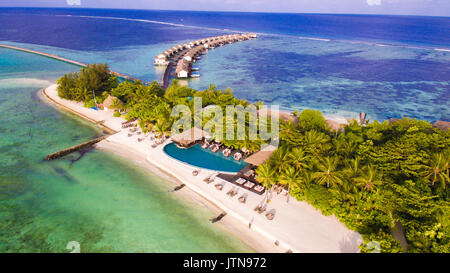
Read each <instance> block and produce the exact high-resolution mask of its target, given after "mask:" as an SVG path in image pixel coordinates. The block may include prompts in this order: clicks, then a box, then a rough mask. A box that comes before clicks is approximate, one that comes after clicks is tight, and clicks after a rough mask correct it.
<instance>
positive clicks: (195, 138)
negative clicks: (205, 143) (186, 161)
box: [171, 127, 209, 148]
mask: <svg viewBox="0 0 450 273" xmlns="http://www.w3.org/2000/svg"><path fill="white" fill-rule="evenodd" d="M203 138H209V135H208V133H207V132H205V131H203V130H202V129H199V128H197V127H192V128H191V129H189V130H186V131H184V132H182V133H179V134H176V135H173V136H172V137H171V139H172V141H173V142H175V143H176V144H177V145H178V146H181V147H184V148H189V147H191V146H192V145H194V144H196V143H198V142H199V141H201V140H202V139H203Z"/></svg>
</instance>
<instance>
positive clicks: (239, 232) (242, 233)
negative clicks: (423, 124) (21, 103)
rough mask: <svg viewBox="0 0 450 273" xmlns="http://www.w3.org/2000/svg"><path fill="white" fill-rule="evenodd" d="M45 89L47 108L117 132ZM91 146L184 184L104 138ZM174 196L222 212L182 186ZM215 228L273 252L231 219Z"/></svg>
mask: <svg viewBox="0 0 450 273" xmlns="http://www.w3.org/2000/svg"><path fill="white" fill-rule="evenodd" d="M47 88H48V87H47ZM47 88H44V89H41V90H40V91H38V97H39V98H40V99H41V100H43V101H44V102H47V103H48V104H49V105H50V106H53V107H56V108H57V109H58V110H64V111H67V112H69V113H71V114H74V115H76V116H78V117H80V118H83V119H85V120H87V121H89V122H91V123H93V124H94V125H99V126H100V127H101V128H102V129H104V130H107V131H108V132H112V133H111V134H115V133H117V131H115V130H113V129H111V128H109V127H107V126H105V125H104V124H102V123H98V122H96V121H95V120H93V119H91V118H89V117H87V116H85V115H83V114H81V113H79V112H77V111H75V110H73V109H71V108H69V107H67V106H65V105H63V104H61V103H59V102H57V101H55V100H54V99H53V98H51V97H50V96H49V95H48V94H47V93H46V92H45V90H46V89H47ZM93 147H94V148H95V149H98V150H102V151H106V152H108V153H111V154H113V155H116V156H119V157H122V158H124V159H127V160H131V161H130V162H129V163H130V164H131V165H134V166H136V167H138V168H140V169H141V170H143V171H144V172H148V173H152V174H154V175H157V176H158V177H160V178H162V179H163V180H165V181H166V182H169V183H170V184H171V185H172V186H173V187H175V186H178V185H180V184H182V183H183V181H180V180H179V179H178V178H176V177H174V176H173V175H171V174H170V173H168V172H166V171H165V170H164V169H161V168H159V167H158V166H155V165H153V164H151V163H150V162H149V161H148V160H147V159H146V157H145V156H144V155H142V154H140V153H133V155H131V154H130V151H129V150H127V149H126V148H125V147H122V146H120V145H119V144H117V143H114V142H110V141H108V140H107V139H106V140H103V141H101V142H99V143H97V144H95V145H94V146H93ZM173 193H174V194H176V195H177V196H179V197H180V198H181V199H182V201H184V202H189V203H191V204H195V205H197V206H202V207H205V208H206V209H208V210H209V211H210V212H211V214H212V215H214V216H217V215H218V214H219V213H221V212H222V211H223V210H221V209H220V207H218V206H217V205H216V204H214V203H213V202H211V201H210V200H208V199H207V198H205V197H204V196H202V195H200V194H198V193H197V192H195V191H193V190H192V189H191V188H189V187H185V189H183V190H180V191H176V192H173ZM215 225H216V226H218V227H220V228H222V229H223V230H225V231H226V232H228V233H229V234H230V235H231V236H233V237H235V238H237V239H238V240H240V241H242V242H243V243H244V244H246V245H247V246H248V247H249V248H251V249H252V250H254V251H255V252H257V253H271V252H275V251H276V249H275V248H274V246H273V245H272V244H269V243H267V242H258V238H257V237H255V236H254V234H253V233H251V232H249V231H248V229H246V228H245V226H242V225H240V224H239V223H237V222H236V220H235V219H233V218H230V217H224V218H223V219H222V220H221V221H219V222H217V223H216V224H215Z"/></svg>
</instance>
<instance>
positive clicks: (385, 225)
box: [58, 64, 450, 252]
mask: <svg viewBox="0 0 450 273" xmlns="http://www.w3.org/2000/svg"><path fill="white" fill-rule="evenodd" d="M108 71H109V69H108V67H107V66H106V65H103V64H96V65H90V66H88V67H87V68H82V69H81V71H80V72H79V73H75V74H68V75H65V76H64V77H62V78H60V79H59V80H58V84H59V86H58V93H59V95H60V96H61V97H63V98H67V99H71V100H76V101H83V102H84V103H85V105H86V106H89V107H91V106H94V105H95V103H94V94H95V100H96V101H97V102H98V103H101V102H102V101H103V100H105V99H106V97H107V96H108V95H112V96H114V97H116V98H118V99H120V100H121V101H122V102H123V103H124V105H125V106H124V107H123V108H124V109H126V110H127V113H126V115H125V118H126V119H139V120H140V121H139V125H140V126H141V127H142V128H143V130H144V131H146V130H153V131H156V132H157V133H159V134H160V135H162V134H169V131H170V128H171V126H172V124H173V122H174V120H175V118H174V117H171V112H172V108H173V107H174V106H175V105H178V104H184V105H187V106H188V107H189V108H191V109H193V107H194V105H193V104H194V102H193V100H192V98H194V97H202V107H205V106H208V105H219V106H220V107H221V108H222V109H224V110H225V106H227V105H243V106H247V105H249V103H248V102H246V101H244V100H239V99H237V98H235V97H234V96H233V94H232V93H231V91H230V90H225V91H221V90H217V89H216V88H215V87H214V86H210V88H208V89H207V90H203V91H196V90H193V89H191V88H189V87H186V86H181V85H179V84H178V82H176V81H174V82H173V83H172V84H171V85H170V87H169V88H168V89H167V90H166V91H165V90H164V89H163V88H162V87H161V86H160V85H159V84H158V83H157V82H153V83H151V84H149V85H144V84H142V83H140V82H129V81H124V82H120V81H119V80H118V79H117V78H116V77H114V76H112V75H110V74H109V73H108ZM117 105H119V104H117ZM259 106H261V103H258V104H257V107H259ZM294 115H296V116H297V117H298V123H293V122H285V121H282V120H280V145H279V147H278V149H277V150H276V152H275V153H274V154H273V155H272V157H271V158H270V159H269V160H268V161H267V162H266V163H264V164H263V165H261V166H259V167H258V169H257V175H258V180H259V181H260V182H262V183H264V184H265V186H266V187H267V188H272V186H274V185H276V186H277V187H280V186H281V187H284V188H285V189H287V190H288V191H289V192H290V194H291V196H293V197H295V198H297V199H298V200H304V201H307V202H308V203H310V204H312V205H313V206H314V207H316V208H317V209H320V210H321V211H322V213H324V214H325V215H332V214H334V215H335V216H336V217H337V218H339V219H340V220H341V221H342V222H343V223H345V224H346V225H347V226H348V227H349V228H351V229H353V230H356V231H358V232H359V233H360V234H362V236H363V238H364V241H365V243H366V244H367V243H369V242H371V241H375V242H378V243H379V244H380V245H381V251H382V252H402V251H405V250H406V251H408V252H450V223H449V221H450V202H449V197H450V195H449V188H448V187H449V160H450V132H445V131H442V130H439V129H435V128H433V127H432V126H431V124H430V123H429V122H426V121H418V120H414V119H408V118H404V119H402V120H398V121H396V122H393V123H391V124H389V122H387V121H385V122H383V123H380V122H377V121H375V122H371V123H369V124H366V125H359V124H358V123H357V122H356V121H354V122H351V123H350V124H349V125H347V126H345V128H344V131H343V132H339V133H336V132H335V131H330V130H329V129H328V127H327V123H326V121H325V119H324V118H323V116H322V114H321V113H320V112H319V111H316V110H304V111H303V112H301V113H297V112H294ZM211 118H214V117H209V118H208V119H206V120H204V121H203V125H205V123H206V122H207V121H208V120H210V119H211ZM223 119H224V121H225V122H228V123H225V124H231V125H232V126H234V125H235V123H236V122H235V120H232V121H231V123H230V120H226V117H223ZM247 122H248V120H247ZM212 132H213V137H214V138H216V139H220V140H221V141H222V142H223V143H224V144H225V145H227V146H230V147H233V148H236V149H245V150H247V151H249V152H253V151H257V150H258V149H259V147H260V144H261V143H262V142H263V141H262V140H260V139H259V140H253V141H251V140H249V138H248V134H247V135H246V136H245V137H244V139H243V140H236V141H225V140H222V137H221V136H219V135H218V134H216V133H215V130H214V129H213V130H212ZM287 201H288V199H287ZM299 224H300V223H299ZM330 232H333V231H332V230H330ZM399 242H402V244H400V243H399ZM361 249H362V251H363V252H365V251H367V252H370V251H371V249H367V248H366V247H365V246H362V247H361Z"/></svg>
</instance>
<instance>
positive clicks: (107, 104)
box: [102, 95, 125, 111]
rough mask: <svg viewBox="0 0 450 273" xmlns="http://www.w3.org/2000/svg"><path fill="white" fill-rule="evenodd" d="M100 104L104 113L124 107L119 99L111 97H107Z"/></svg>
mask: <svg viewBox="0 0 450 273" xmlns="http://www.w3.org/2000/svg"><path fill="white" fill-rule="evenodd" d="M102 104H103V107H104V109H105V111H108V110H109V109H115V108H121V107H123V106H124V105H125V104H124V103H123V102H122V101H121V100H120V99H118V98H117V97H114V96H111V95H109V96H108V97H107V98H106V99H105V101H103V103H102Z"/></svg>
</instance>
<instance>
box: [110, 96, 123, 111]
mask: <svg viewBox="0 0 450 273" xmlns="http://www.w3.org/2000/svg"><path fill="white" fill-rule="evenodd" d="M111 106H112V108H113V109H118V108H120V107H122V102H121V101H120V100H119V99H118V98H114V99H113V101H112V105H111Z"/></svg>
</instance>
